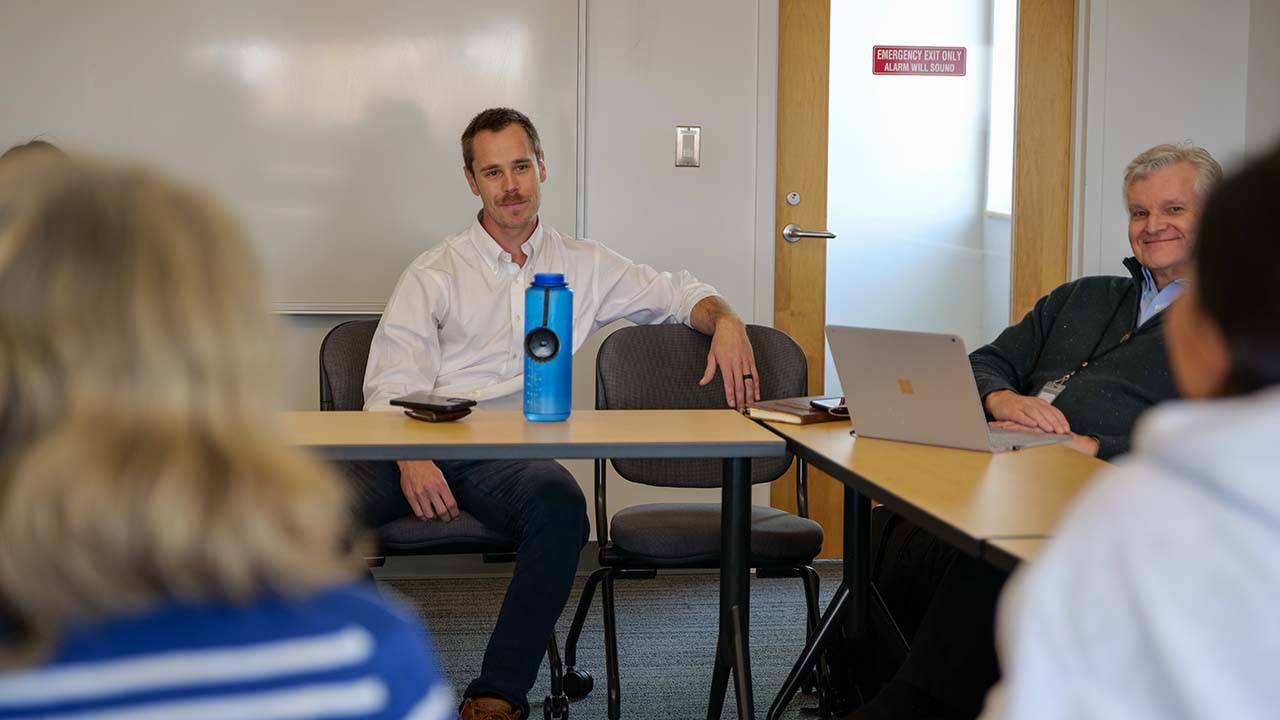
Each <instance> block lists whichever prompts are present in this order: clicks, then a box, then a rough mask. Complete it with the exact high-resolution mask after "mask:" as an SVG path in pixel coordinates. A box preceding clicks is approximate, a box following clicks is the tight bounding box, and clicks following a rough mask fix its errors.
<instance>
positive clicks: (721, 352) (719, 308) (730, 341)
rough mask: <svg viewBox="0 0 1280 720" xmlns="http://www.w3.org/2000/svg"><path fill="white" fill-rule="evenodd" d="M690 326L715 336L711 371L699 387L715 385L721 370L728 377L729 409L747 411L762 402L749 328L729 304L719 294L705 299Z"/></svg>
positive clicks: (709, 356) (696, 308)
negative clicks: (748, 335)
mask: <svg viewBox="0 0 1280 720" xmlns="http://www.w3.org/2000/svg"><path fill="white" fill-rule="evenodd" d="M689 325H690V326H691V327H693V329H694V330H697V331H698V332H700V333H702V334H703V335H710V336H711V352H709V353H707V371H706V372H705V373H703V374H702V379H701V380H699V381H698V384H699V385H706V384H707V383H709V382H711V381H712V379H714V378H715V376H716V368H720V374H721V375H723V376H724V401H725V403H727V404H728V405H729V407H731V408H734V409H735V410H743V409H745V408H746V407H747V403H749V402H757V401H759V400H760V380H759V379H758V378H757V377H756V358H755V355H753V354H752V352H751V341H750V340H748V339H747V326H746V325H743V324H742V318H740V317H738V316H737V314H736V313H734V312H733V309H732V308H730V307H729V303H727V302H725V301H724V298H722V297H720V296H718V295H711V296H709V297H704V298H702V299H701V300H699V301H698V304H697V305H694V306H693V311H692V312H691V313H690V314H689Z"/></svg>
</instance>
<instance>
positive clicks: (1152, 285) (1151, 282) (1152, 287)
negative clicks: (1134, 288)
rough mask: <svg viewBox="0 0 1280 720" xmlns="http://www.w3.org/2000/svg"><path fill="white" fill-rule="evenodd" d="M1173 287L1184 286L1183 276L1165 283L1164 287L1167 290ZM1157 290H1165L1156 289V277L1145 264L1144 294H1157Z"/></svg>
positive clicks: (1143, 270)
mask: <svg viewBox="0 0 1280 720" xmlns="http://www.w3.org/2000/svg"><path fill="white" fill-rule="evenodd" d="M1172 287H1178V288H1181V287H1182V278H1178V279H1177V280H1174V281H1173V282H1171V283H1169V284H1168V285H1165V286H1164V289H1165V290H1168V289H1169V288H1172ZM1157 292H1163V291H1158V290H1157V289H1156V279H1155V278H1153V277H1151V271H1150V270H1148V269H1147V268H1146V266H1145V265H1144V266H1143V268H1142V294H1143V295H1155V294H1156V293H1157Z"/></svg>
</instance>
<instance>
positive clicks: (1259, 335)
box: [1194, 146, 1280, 395]
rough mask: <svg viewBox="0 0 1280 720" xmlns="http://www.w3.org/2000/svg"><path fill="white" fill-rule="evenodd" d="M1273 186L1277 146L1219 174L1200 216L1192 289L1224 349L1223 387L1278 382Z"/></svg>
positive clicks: (1279, 250) (1279, 297)
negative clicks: (1218, 331)
mask: <svg viewBox="0 0 1280 720" xmlns="http://www.w3.org/2000/svg"><path fill="white" fill-rule="evenodd" d="M1278 192H1280V146H1277V147H1276V148H1274V149H1273V150H1272V151H1271V152H1269V153H1268V154H1267V155H1265V156H1264V157H1262V158H1260V159H1258V160H1256V161H1254V162H1253V163H1251V164H1250V165H1249V166H1248V167H1247V168H1245V169H1244V170H1243V171H1241V172H1239V173H1236V174H1234V175H1232V176H1231V177H1229V178H1228V179H1227V180H1225V181H1224V182H1222V184H1220V185H1219V186H1218V187H1217V189H1216V190H1215V191H1214V193H1213V196H1212V197H1211V198H1210V199H1209V201H1208V203H1207V204H1206V206H1205V209H1204V214H1203V215H1202V216H1201V221H1200V222H1201V224H1200V236H1199V240H1198V241H1197V245H1196V250H1195V262H1194V267H1195V269H1196V278H1195V283H1196V291H1197V292H1198V294H1199V300H1200V305H1201V306H1202V307H1203V308H1204V310H1205V312H1206V313H1208V315H1209V316H1210V317H1211V318H1212V319H1213V320H1214V322H1216V323H1217V324H1218V326H1219V327H1220V328H1221V329H1222V333H1223V336H1224V337H1225V339H1226V342H1227V347H1228V349H1229V350H1230V355H1231V365H1230V368H1229V371H1228V375H1227V380H1226V387H1225V388H1224V394H1227V395H1244V394H1247V393H1251V392H1253V391H1255V390H1260V389H1262V388H1265V387H1269V386H1272V385H1280V332H1277V330H1276V322H1277V320H1276V318H1277V317H1280V282H1276V280H1275V278H1274V277H1273V275H1274V273H1275V272H1276V271H1280V242H1278V240H1280V238H1277V233H1276V230H1275V225H1274V223H1275V220H1274V217H1273V213H1274V209H1273V205H1272V204H1273V203H1274V202H1275V198H1276V195H1277V193H1278Z"/></svg>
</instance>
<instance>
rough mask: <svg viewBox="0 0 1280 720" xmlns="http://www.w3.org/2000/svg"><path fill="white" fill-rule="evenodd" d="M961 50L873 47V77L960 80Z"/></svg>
mask: <svg viewBox="0 0 1280 720" xmlns="http://www.w3.org/2000/svg"><path fill="white" fill-rule="evenodd" d="M965 56H966V53H965V49H964V48H962V47H932V46H928V47H925V46H919V45H876V46H875V47H873V48H871V72H872V73H873V74H875V75H951V76H956V77H962V76H963V75H964V66H965Z"/></svg>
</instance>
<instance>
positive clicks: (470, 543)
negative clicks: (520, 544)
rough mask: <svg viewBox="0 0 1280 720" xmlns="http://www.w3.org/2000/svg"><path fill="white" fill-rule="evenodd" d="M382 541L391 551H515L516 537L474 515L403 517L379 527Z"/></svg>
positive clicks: (384, 548) (379, 539) (379, 538)
mask: <svg viewBox="0 0 1280 720" xmlns="http://www.w3.org/2000/svg"><path fill="white" fill-rule="evenodd" d="M377 535H378V543H379V545H381V547H382V549H383V550H385V551H387V552H391V553H409V552H425V553H432V552H514V551H515V549H516V545H515V541H514V540H512V539H511V538H509V537H507V536H505V535H503V534H501V533H498V532H496V531H494V530H491V529H489V528H488V527H486V526H485V525H483V524H482V523H481V522H480V521H479V520H477V519H475V517H473V516H472V515H470V514H468V513H465V512H462V513H459V517H458V519H457V520H454V521H453V522H443V521H441V520H422V519H420V518H417V517H415V516H412V515H410V516H409V517H402V518H400V519H399V520H392V521H391V522H389V523H387V524H386V525H383V526H382V527H380V528H378V533H377Z"/></svg>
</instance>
